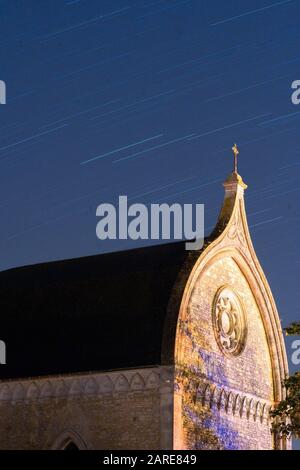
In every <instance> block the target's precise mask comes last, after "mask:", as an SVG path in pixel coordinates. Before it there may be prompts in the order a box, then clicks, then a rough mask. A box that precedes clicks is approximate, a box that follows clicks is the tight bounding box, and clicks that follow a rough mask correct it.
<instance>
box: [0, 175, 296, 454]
mask: <svg viewBox="0 0 300 470" xmlns="http://www.w3.org/2000/svg"><path fill="white" fill-rule="evenodd" d="M246 188H247V186H246V184H245V183H244V182H243V179H242V178H241V176H240V175H239V174H238V172H237V169H236V168H235V169H234V171H233V172H232V173H231V174H230V175H229V177H228V178H227V179H226V180H225V182H224V189H225V195H224V202H223V205H222V208H221V211H220V215H219V218H218V221H217V223H216V226H215V229H214V230H213V231H212V233H211V234H210V235H209V236H208V237H207V238H206V239H205V242H204V246H203V248H202V249H201V250H192V251H187V250H186V249H185V243H184V242H176V243H168V244H163V245H155V246H150V247H144V248H138V249H133V250H129V251H121V252H113V253H108V254H101V255H96V256H89V257H84V258H78V259H71V260H63V261H55V262H49V263H42V264H37V265H33V266H25V267H19V268H14V269H9V270H7V271H3V272H1V273H0V308H1V339H3V340H5V343H6V345H7V363H6V365H1V366H0V416H1V420H0V449H65V450H77V449H79V450H81V449H111V450H114V449H122V450H124V449H126V450H127V449H163V450H165V449H192V450H202V449H219V450H223V449H241V450H243V449H260V450H264V449H266V450H272V449H286V448H289V443H288V442H286V441H285V440H284V439H278V438H277V437H276V436H274V435H273V434H272V433H271V429H270V428H271V423H270V417H269V412H270V409H271V408H272V406H274V404H275V403H277V402H278V401H280V400H282V399H283V393H284V392H283V387H282V381H283V379H284V378H285V377H286V375H287V373H288V367H287V359H286V352H285V346H284V341H283V336H282V328H281V325H280V321H279V316H278V312H277V309H276V305H275V301H274V298H273V296H272V292H271V290H270V287H269V284H268V281H267V279H266V277H265V275H264V272H263V269H262V267H261V265H260V263H259V260H258V259H257V256H256V254H255V250H254V247H253V244H252V241H251V237H250V233H249V228H248V224H247V217H246V211H245V205H244V191H245V190H246Z"/></svg>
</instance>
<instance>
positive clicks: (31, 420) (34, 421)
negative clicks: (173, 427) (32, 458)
mask: <svg viewBox="0 0 300 470" xmlns="http://www.w3.org/2000/svg"><path fill="white" fill-rule="evenodd" d="M165 375H166V372H165V370H164V369H163V368H148V369H139V370H132V371H131V370H130V371H122V372H110V373H103V374H101V373H99V374H85V375H70V376H62V377H44V378H35V379H26V380H20V381H8V382H6V383H2V384H1V385H0V416H1V434H0V448H1V449H63V448H65V447H66V446H67V445H68V443H69V442H72V443H74V444H75V445H76V446H77V447H78V448H79V449H157V448H160V447H161V446H162V445H163V442H160V439H161V436H163V434H164V429H163V428H162V423H161V416H164V414H165V412H164V403H165V393H166V390H165V387H164V381H165ZM167 392H169V394H170V390H169V389H167ZM167 411H168V413H170V411H171V409H169V410H167ZM169 422H171V419H169Z"/></svg>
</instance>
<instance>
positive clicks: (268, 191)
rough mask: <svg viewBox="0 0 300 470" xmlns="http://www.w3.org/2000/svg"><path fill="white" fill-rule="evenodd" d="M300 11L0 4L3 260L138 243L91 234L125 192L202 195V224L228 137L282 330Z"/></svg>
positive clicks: (293, 242) (222, 170) (185, 3)
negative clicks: (100, 214) (102, 211)
mask: <svg viewBox="0 0 300 470" xmlns="http://www.w3.org/2000/svg"><path fill="white" fill-rule="evenodd" d="M299 15H300V2H299V1H296V0H286V1H277V2H272V0H251V1H250V0H243V1H241V0H239V1H238V0H236V1H226V2H225V1H223V0H222V1H221V0H220V1H216V0H181V1H176V0H174V1H173V0H160V1H159V0H157V1H155V0H139V1H134V0H98V1H94V0H65V1H63V0H51V1H49V0H35V1H31V0H26V1H25V0H23V1H22V0H19V1H18V0H13V1H12V0H0V36H1V40H0V79H1V80H4V81H5V82H6V85H7V104H6V105H1V106H0V163H1V171H0V180H1V183H0V195H1V200H0V214H1V233H0V252H1V257H0V269H1V270H5V269H7V268H10V267H14V266H20V265H26V264H34V263H38V262H42V261H48V260H56V259H64V258H72V257H78V256H86V255H91V254H97V253H101V252H105V251H112V250H120V249H122V250H123V249H128V248H132V247H133V246H141V245H145V241H141V242H129V241H124V240H123V241H110V242H108V241H102V242H101V241H99V240H98V239H97V238H96V234H95V228H96V223H97V218H96V214H95V213H96V207H97V206H98V205H99V204H101V203H102V202H111V203H116V201H117V198H118V196H119V195H120V194H125V195H128V198H129V200H130V201H131V202H143V203H146V204H150V203H153V202H167V203H171V202H180V203H183V202H185V203H196V202H198V203H204V204H205V222H206V223H205V226H206V232H207V233H208V232H209V231H210V230H211V228H212V226H213V225H214V223H215V221H216V218H217V215H218V212H219V210H220V207H221V204H222V199H223V187H222V181H223V180H224V179H225V178H226V176H227V175H228V174H229V173H230V171H231V169H232V152H231V147H232V145H233V143H234V142H237V144H238V146H239V148H240V155H239V173H240V174H241V175H242V176H243V178H244V180H245V182H246V183H247V184H248V186H249V187H248V190H247V191H246V207H247V213H248V221H249V225H250V229H251V234H252V238H253V242H254V246H255V248H256V251H257V254H258V257H259V259H260V261H261V264H262V266H263V268H264V270H265V273H266V275H267V277H268V280H269V282H270V285H271V288H272V291H273V294H274V296H275V299H276V302H277V306H278V309H279V313H280V317H281V319H282V323H283V325H287V324H288V323H289V322H291V321H292V320H297V319H299V309H298V305H299V304H300V290H299V281H298V278H299V275H300V247H299V232H300V208H299V204H298V202H299V195H300V183H299V179H300V140H299V124H300V105H299V106H296V105H293V104H292V102H291V94H292V89H291V83H292V82H293V81H294V80H296V79H300V69H299V66H300V52H299V41H300V28H299ZM290 343H291V341H288V343H287V346H288V349H287V352H288V356H289V357H290V356H291V349H290ZM294 369H295V368H294ZM294 369H293V368H292V370H294Z"/></svg>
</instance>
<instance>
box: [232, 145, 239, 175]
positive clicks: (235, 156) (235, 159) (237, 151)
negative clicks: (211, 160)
mask: <svg viewBox="0 0 300 470" xmlns="http://www.w3.org/2000/svg"><path fill="white" fill-rule="evenodd" d="M232 151H233V155H234V172H235V173H237V156H238V154H239V153H240V152H239V149H238V148H237V145H236V144H234V146H233V147H232Z"/></svg>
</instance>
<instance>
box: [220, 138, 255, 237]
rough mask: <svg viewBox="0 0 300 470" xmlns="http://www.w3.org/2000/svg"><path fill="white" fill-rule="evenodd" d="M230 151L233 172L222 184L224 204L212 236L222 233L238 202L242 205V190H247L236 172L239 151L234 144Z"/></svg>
mask: <svg viewBox="0 0 300 470" xmlns="http://www.w3.org/2000/svg"><path fill="white" fill-rule="evenodd" d="M232 151H233V155H234V168H233V172H232V173H231V174H230V175H229V176H228V178H226V180H225V181H224V183H223V186H224V188H225V196H224V202H223V206H222V209H221V212H220V215H219V218H218V222H217V225H216V227H215V230H214V231H213V234H214V235H215V234H220V233H221V232H223V230H224V228H225V227H226V226H227V224H228V222H229V220H230V218H231V216H232V214H233V212H234V210H235V207H236V206H237V204H239V201H241V202H242V204H243V205H244V190H245V189H247V185H246V184H245V183H244V181H243V178H242V177H241V176H240V175H239V174H238V172H237V156H238V154H239V150H238V148H237V145H236V144H234V146H233V147H232Z"/></svg>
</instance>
